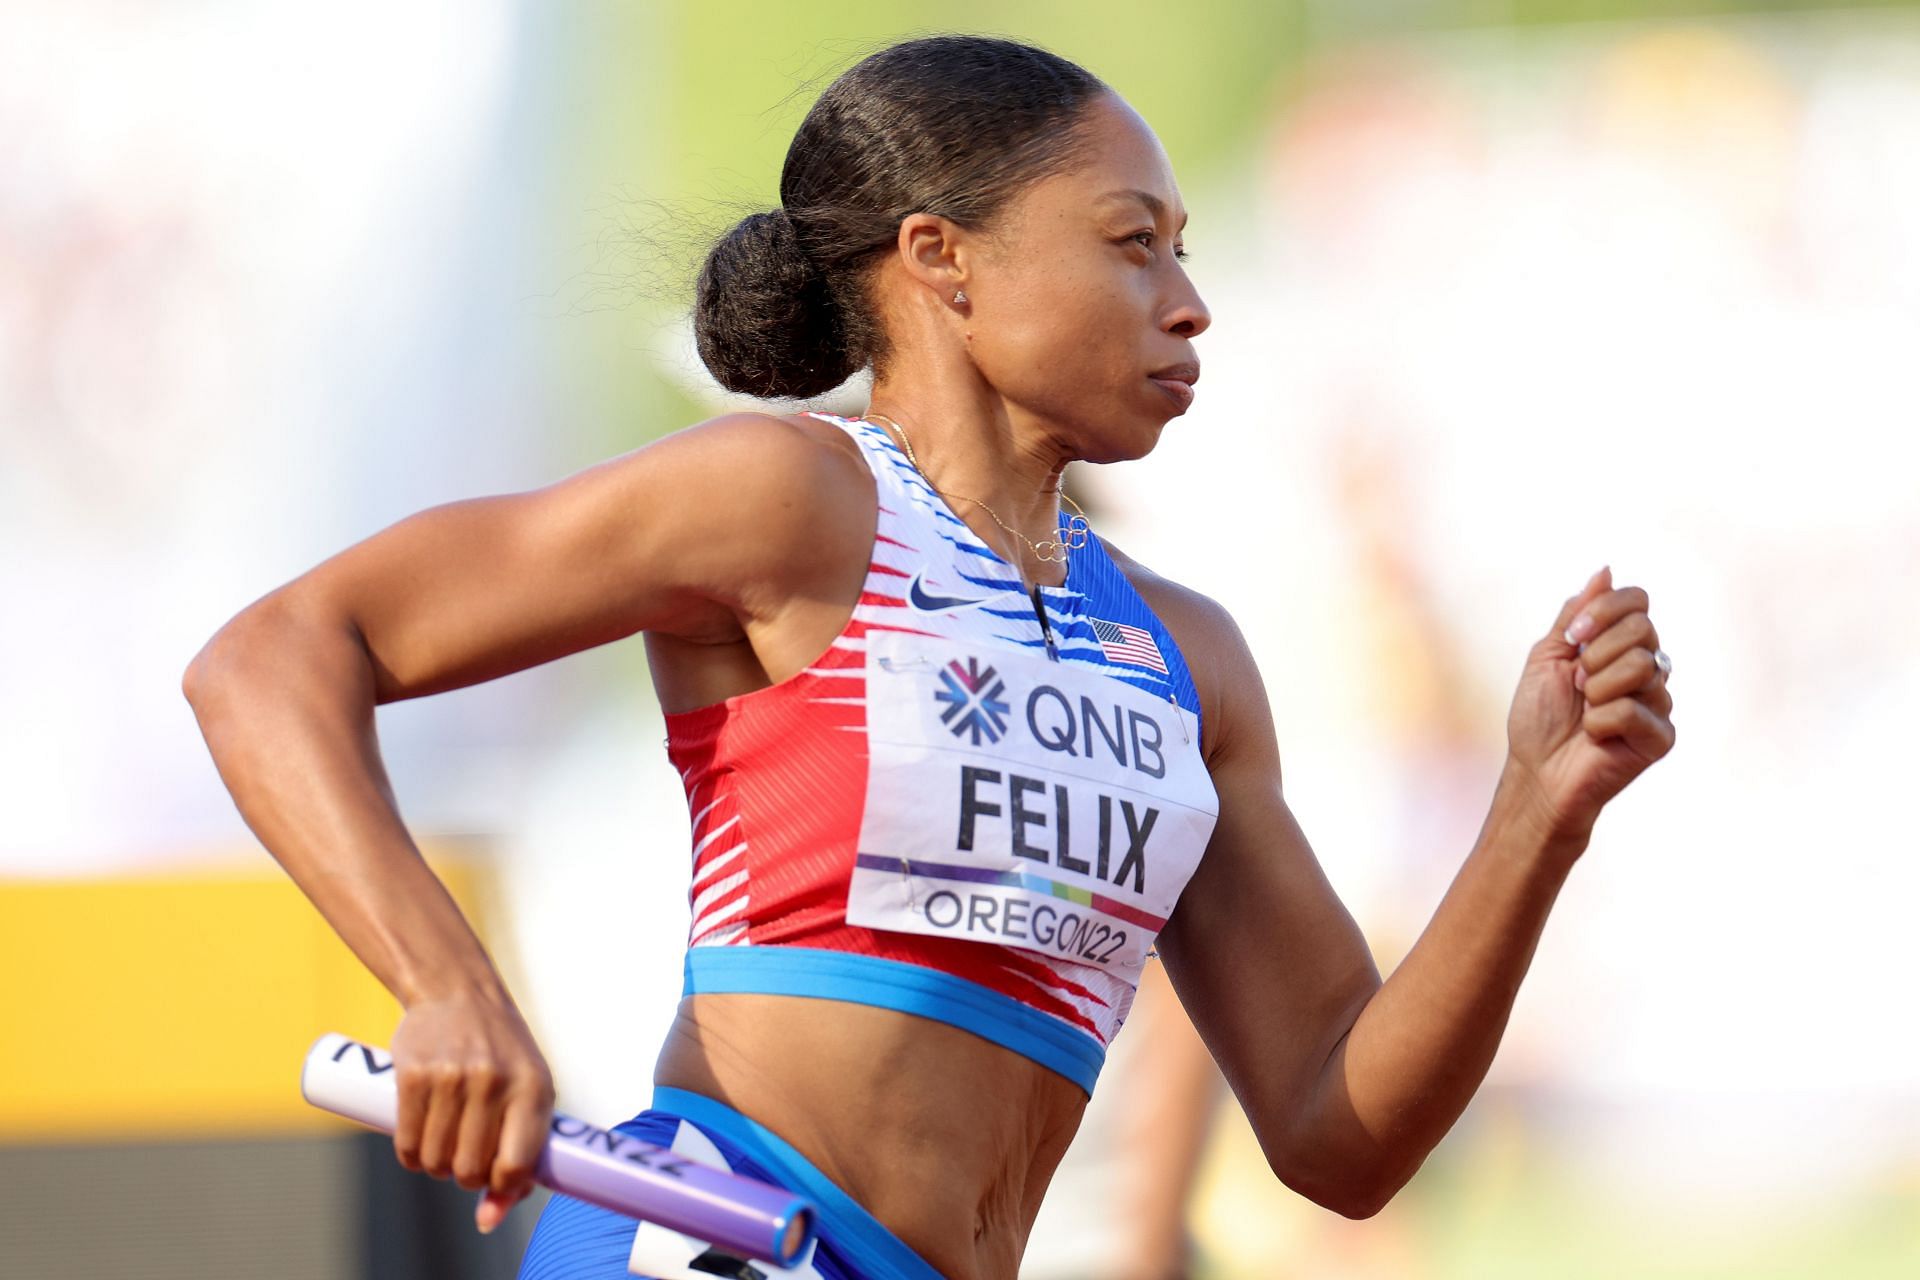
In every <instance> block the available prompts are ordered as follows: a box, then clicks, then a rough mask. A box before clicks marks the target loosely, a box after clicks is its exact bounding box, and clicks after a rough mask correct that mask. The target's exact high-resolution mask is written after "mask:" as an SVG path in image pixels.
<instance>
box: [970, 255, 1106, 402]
mask: <svg viewBox="0 0 1920 1280" xmlns="http://www.w3.org/2000/svg"><path fill="white" fill-rule="evenodd" d="M1018 283H1019V292H1017V293H1012V294H1010V305H1007V306H1005V307H1002V308H996V309H993V310H990V311H988V312H984V313H981V314H979V315H978V316H977V317H976V318H977V321H978V323H976V324H975V325H974V326H973V335H974V336H973V342H972V346H973V348H974V359H975V360H976V362H977V363H979V365H980V367H981V369H982V371H983V372H985V373H986V375H987V377H988V378H989V380H990V381H992V382H993V384H994V385H995V386H996V387H999V388H1001V389H1002V390H1003V391H1007V392H1010V393H1011V392H1015V391H1016V390H1018V389H1020V388H1033V387H1035V386H1039V385H1042V384H1046V385H1053V386H1062V385H1065V386H1070V387H1073V388H1075V389H1076V390H1077V391H1079V392H1080V393H1081V394H1084V393H1085V392H1086V391H1087V390H1089V389H1093V388H1097V387H1099V386H1102V385H1110V384H1111V383H1112V381H1113V380H1114V379H1115V378H1117V377H1122V376H1125V374H1127V373H1128V372H1131V371H1132V370H1133V366H1134V364H1135V363H1137V355H1138V351H1139V346H1140V343H1139V334H1138V329H1139V326H1140V323H1141V321H1140V319H1139V317H1138V315H1137V314H1136V313H1137V310H1138V308H1137V306H1136V305H1135V303H1134V300H1133V299H1131V298H1129V297H1128V296H1127V295H1126V294H1125V292H1124V291H1123V290H1121V289H1119V288H1117V287H1116V286H1115V284H1114V282H1113V281H1112V280H1110V279H1106V278H1103V277H1101V276H1099V275H1098V274H1096V273H1093V272H1078V273H1075V272H1068V271H1054V272H1049V273H1047V274H1046V275H1045V276H1044V277H1039V276H1036V277H1033V278H1029V279H1027V280H1023V281H1020V282H1018Z"/></svg>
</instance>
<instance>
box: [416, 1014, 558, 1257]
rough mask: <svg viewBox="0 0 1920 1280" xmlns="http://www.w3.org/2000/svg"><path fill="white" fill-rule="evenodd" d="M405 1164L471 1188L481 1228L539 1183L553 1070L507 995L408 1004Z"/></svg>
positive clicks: (497, 1220)
mask: <svg viewBox="0 0 1920 1280" xmlns="http://www.w3.org/2000/svg"><path fill="white" fill-rule="evenodd" d="M393 1063H394V1077H395V1084H396V1085H397V1086H398V1089H399V1095H400V1105H399V1114H398V1116H397V1124H396V1127H395V1129H394V1132H393V1150H394V1154H395V1155H396V1156H398V1157H399V1160H400V1163H401V1164H402V1165H404V1166H405V1167H407V1168H409V1169H414V1170H421V1171H424V1172H427V1173H430V1174H432V1175H433V1176H434V1177H436V1178H445V1177H449V1176H451V1177H452V1178H453V1179H454V1181H456V1182H458V1183H459V1184H460V1185H461V1186H462V1187H465V1188H466V1189H467V1190H469V1191H478V1190H481V1189H482V1188H484V1189H485V1192H484V1194H483V1195H482V1196H481V1199H480V1203H479V1205H478V1206H477V1208H476V1209H475V1211H474V1222H475V1225H476V1226H478V1227H479V1229H480V1230H481V1231H482V1232H487V1231H492V1230H493V1229H494V1228H495V1227H497V1226H499V1225H500V1222H501V1220H502V1219H503V1218H505V1217H506V1216H507V1211H508V1210H509V1209H511V1208H513V1206H514V1205H516V1204H518V1203H519V1202H520V1201H521V1200H522V1199H523V1198H525V1196H526V1195H527V1193H528V1192H530V1191H532V1190H533V1172H534V1167H535V1166H536V1165H537V1164H538V1162H539V1159H540V1153H541V1151H542V1150H543V1149H544V1148H545V1146H546V1142H547V1130H548V1128H549V1126H550V1125H551V1124H552V1122H553V1075H552V1073H551V1072H550V1071H548V1069H547V1063H546V1059H545V1058H544V1057H542V1056H541V1053H540V1049H539V1046H537V1045H536V1044H534V1041H533V1033H532V1032H531V1031H529V1030H528V1028H527V1024H526V1021H525V1020H524V1019H523V1018H522V1017H521V1016H520V1011H519V1009H517V1008H515V1007H514V1004H513V1001H512V1000H511V999H509V998H507V997H506V996H505V995H504V994H502V995H497V996H486V995H481V994H478V993H465V992H463V993H461V994H458V995H449V996H443V997H438V998H434V999H423V1000H419V1001H416V1002H415V1003H414V1004H412V1005H410V1006H408V1008H407V1011H406V1014H405V1015H404V1016H403V1017H402V1018H401V1019H400V1026H399V1028H398V1030H396V1031H395V1032H394V1034H393Z"/></svg>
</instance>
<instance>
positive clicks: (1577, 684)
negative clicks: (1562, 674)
mask: <svg viewBox="0 0 1920 1280" xmlns="http://www.w3.org/2000/svg"><path fill="white" fill-rule="evenodd" d="M1573 687H1574V688H1576V689H1578V690H1580V691H1581V692H1582V693H1585V692H1586V689H1587V669H1586V668H1585V667H1575V668H1574V669H1573Z"/></svg>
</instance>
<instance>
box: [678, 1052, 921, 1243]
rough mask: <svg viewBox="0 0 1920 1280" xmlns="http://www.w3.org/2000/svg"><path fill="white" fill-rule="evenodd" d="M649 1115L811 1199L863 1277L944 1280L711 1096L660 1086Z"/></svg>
mask: <svg viewBox="0 0 1920 1280" xmlns="http://www.w3.org/2000/svg"><path fill="white" fill-rule="evenodd" d="M649 1110H650V1112H653V1113H657V1112H663V1111H664V1112H667V1113H670V1114H673V1115H677V1116H680V1117H682V1118H683V1119H686V1120H688V1121H690V1122H692V1123H693V1124H695V1125H698V1126H699V1127H700V1128H702V1129H704V1130H706V1131H707V1134H708V1136H709V1137H711V1138H712V1139H713V1140H714V1142H715V1144H716V1145H718V1146H720V1147H722V1149H723V1150H724V1149H725V1147H726V1146H728V1145H731V1146H733V1147H734V1148H736V1149H737V1150H738V1151H739V1152H740V1153H741V1154H743V1155H745V1156H746V1158H747V1159H748V1160H751V1161H752V1162H753V1163H754V1164H756V1165H759V1166H760V1167H761V1168H762V1169H763V1170H765V1171H766V1172H767V1173H768V1174H770V1175H772V1176H773V1177H774V1178H776V1179H778V1180H779V1182H780V1183H781V1185H783V1186H785V1187H787V1188H788V1189H789V1190H792V1191H797V1192H799V1193H800V1194H801V1195H803V1196H805V1197H806V1198H807V1199H809V1200H811V1201H812V1202H813V1206H814V1209H815V1210H816V1211H817V1213H818V1215H819V1216H818V1226H819V1234H820V1236H821V1238H823V1239H827V1240H831V1241H833V1242H834V1245H835V1247H836V1248H838V1249H840V1250H843V1251H850V1252H853V1253H856V1254H857V1255H858V1256H859V1258H860V1263H861V1265H860V1274H861V1275H862V1276H864V1277H868V1278H869V1280H942V1277H941V1275H940V1273H939V1272H938V1271H936V1270H934V1268H933V1266H932V1265H931V1264H930V1263H928V1262H927V1260H926V1259H924V1258H922V1257H921V1256H920V1255H919V1254H917V1253H915V1252H914V1251H913V1249H912V1248H911V1247H910V1246H908V1245H907V1244H906V1242H905V1241H903V1240H901V1239H900V1237H898V1236H896V1235H894V1234H893V1232H891V1231H889V1230H887V1229H886V1227H884V1226H882V1225H881V1223H880V1220H879V1219H878V1218H876V1217H874V1216H873V1215H872V1214H871V1213H868V1212H867V1211H866V1210H865V1209H863V1208H861V1207H860V1204H859V1202H858V1201H856V1200H855V1199H854V1198H853V1197H852V1196H850V1195H848V1194H847V1193H846V1192H845V1191H842V1190H841V1189H840V1187H839V1186H838V1185H837V1184H836V1183H834V1182H833V1181H832V1180H831V1179H829V1178H828V1177H827V1175H826V1174H824V1173H821V1172H820V1170H818V1169H816V1168H815V1167H814V1166H813V1162H812V1161H810V1160H808V1159H807V1158H806V1157H805V1156H803V1155H801V1154H800V1153H799V1152H798V1151H795V1150H794V1149H793V1147H792V1146H791V1145H790V1144H789V1143H788V1142H787V1141H786V1139H784V1138H782V1137H781V1136H780V1135H779V1134H777V1133H775V1132H774V1131H773V1130H771V1129H769V1128H767V1127H766V1126H765V1125H763V1124H760V1123H759V1122H758V1121H756V1120H753V1119H751V1118H750V1117H747V1116H744V1115H741V1114H740V1113H739V1112H738V1111H735V1110H734V1109H733V1108H732V1107H730V1106H728V1105H727V1104H726V1103H724V1102H719V1101H716V1100H715V1099H713V1098H709V1097H707V1096H706V1095H705V1094H699V1093H690V1092H688V1091H687V1090H685V1089H674V1088H670V1087H668V1086H666V1085H655V1086H654V1090H653V1106H652V1107H651V1108H650V1109H649Z"/></svg>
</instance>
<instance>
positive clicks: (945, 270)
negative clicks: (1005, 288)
mask: <svg viewBox="0 0 1920 1280" xmlns="http://www.w3.org/2000/svg"><path fill="white" fill-rule="evenodd" d="M899 251H900V265H901V266H902V267H904V268H905V269H906V272H907V274H908V275H909V276H911V277H912V278H913V279H914V280H916V281H918V282H919V283H921V284H923V285H925V286H926V287H927V288H928V289H929V290H931V291H932V293H933V295H934V296H935V297H936V298H938V299H940V301H941V302H943V303H944V302H946V301H948V300H949V299H951V298H952V297H953V295H954V291H955V290H959V289H965V288H966V287H967V283H968V279H969V277H970V275H971V274H972V265H973V258H974V256H975V251H976V250H975V245H974V243H973V239H972V237H970V236H969V235H968V234H967V229H966V228H965V227H962V226H961V225H960V224H959V223H957V222H954V221H952V220H951V219H948V218H943V217H941V216H940V215H939V214H937V213H910V214H908V215H907V216H906V217H904V218H902V219H901V220H900V238H899Z"/></svg>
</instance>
